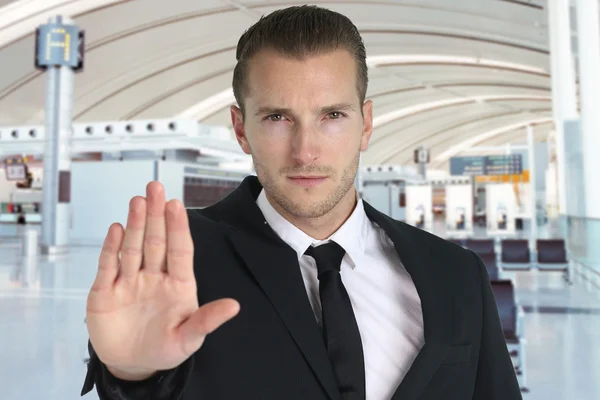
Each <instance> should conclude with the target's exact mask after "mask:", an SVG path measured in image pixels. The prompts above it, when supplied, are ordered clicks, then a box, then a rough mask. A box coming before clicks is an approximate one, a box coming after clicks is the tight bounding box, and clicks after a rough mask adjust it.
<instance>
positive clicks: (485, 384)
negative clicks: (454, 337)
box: [472, 253, 523, 400]
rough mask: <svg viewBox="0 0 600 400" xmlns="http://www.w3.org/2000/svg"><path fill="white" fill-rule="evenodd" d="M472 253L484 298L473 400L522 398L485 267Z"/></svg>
mask: <svg viewBox="0 0 600 400" xmlns="http://www.w3.org/2000/svg"><path fill="white" fill-rule="evenodd" d="M472 254H473V256H474V257H475V260H476V262H477V265H478V268H479V275H480V277H481V285H482V286H481V290H482V299H483V324H482V330H481V346H480V350H479V360H478V366H477V380H476V382H475V391H474V394H473V400H522V398H523V396H522V394H521V389H520V387H519V382H518V381H517V376H516V373H515V369H514V366H513V363H512V360H511V359H510V354H509V352H508V347H507V345H506V340H505V339H504V333H503V331H502V325H501V322H500V316H499V313H498V307H497V305H496V298H495V296H494V292H493V291H492V286H491V284H490V279H489V276H488V273H487V269H486V268H485V264H484V263H483V261H482V260H481V258H480V257H479V256H478V255H476V254H475V253H472Z"/></svg>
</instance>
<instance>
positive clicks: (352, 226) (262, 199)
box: [256, 189, 369, 268]
mask: <svg viewBox="0 0 600 400" xmlns="http://www.w3.org/2000/svg"><path fill="white" fill-rule="evenodd" d="M256 204H257V205H258V207H259V208H260V210H261V211H262V213H263V216H264V217H265V220H266V222H267V223H268V224H269V225H270V226H271V228H272V229H273V230H274V231H275V233H277V235H279V237H280V238H281V239H282V240H283V241H284V242H286V243H287V244H288V245H289V246H290V247H292V248H293V249H294V251H296V253H297V254H298V259H300V257H302V256H303V255H304V252H305V251H306V249H308V247H309V246H311V245H315V246H317V245H320V244H323V243H327V242H329V241H331V240H333V241H335V242H336V243H337V244H339V245H340V246H342V248H343V249H344V250H345V251H346V253H347V255H348V256H349V258H350V261H351V262H350V264H351V266H352V267H353V268H356V266H357V265H358V264H360V260H361V257H363V255H364V253H365V247H366V243H367V238H368V234H369V229H368V228H369V219H368V218H367V215H366V213H365V209H364V206H363V203H362V200H360V199H358V201H357V202H356V207H355V208H354V211H352V214H350V217H349V218H348V219H347V220H346V222H344V224H343V225H342V226H341V227H340V228H339V229H338V230H337V231H336V232H335V233H334V234H333V235H331V236H330V237H329V238H327V239H325V240H317V239H314V238H312V237H310V236H309V235H307V234H306V233H304V232H303V231H301V230H300V229H298V228H297V227H296V226H295V225H294V224H292V223H291V222H289V221H288V220H287V219H285V218H284V217H283V216H282V215H281V214H279V212H277V210H275V208H273V206H272V205H271V203H270V202H269V200H268V199H267V196H266V194H265V191H264V189H263V190H261V192H260V195H259V196H258V198H257V199H256Z"/></svg>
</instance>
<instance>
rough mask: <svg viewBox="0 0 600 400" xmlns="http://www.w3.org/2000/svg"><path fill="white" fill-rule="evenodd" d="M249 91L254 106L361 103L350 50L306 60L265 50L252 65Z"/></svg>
mask: <svg viewBox="0 0 600 400" xmlns="http://www.w3.org/2000/svg"><path fill="white" fill-rule="evenodd" d="M246 89H247V91H246V95H245V97H246V99H245V100H246V101H250V103H264V102H273V101H277V102H279V103H283V104H282V105H288V106H292V105H294V103H302V102H304V103H306V102H310V103H331V102H333V103H336V102H340V101H346V102H349V101H356V102H358V100H359V99H358V93H357V67H356V62H355V60H354V58H353V57H352V55H351V54H350V53H349V52H348V51H346V50H334V51H330V52H326V53H323V54H318V55H311V56H306V57H302V58H299V57H292V56H286V55H282V54H279V53H277V52H276V51H274V50H262V51H260V52H259V53H257V54H256V55H255V56H254V57H252V59H251V60H250V61H249V63H248V71H247V75H246ZM287 103H290V104H287ZM248 105H250V104H248ZM321 105H322V104H321Z"/></svg>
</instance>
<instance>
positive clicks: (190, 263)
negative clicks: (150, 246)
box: [165, 200, 194, 281]
mask: <svg viewBox="0 0 600 400" xmlns="http://www.w3.org/2000/svg"><path fill="white" fill-rule="evenodd" d="M165 208H166V213H165V214H166V219H167V272H168V274H169V275H170V276H172V277H173V278H175V279H177V280H179V281H192V280H193V279H194V241H193V240H192V235H191V234H190V225H189V221H188V216H187V212H186V210H185V207H184V206H183V203H181V201H179V200H171V201H169V202H168V203H167V205H166V207H165Z"/></svg>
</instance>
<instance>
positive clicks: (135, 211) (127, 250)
mask: <svg viewBox="0 0 600 400" xmlns="http://www.w3.org/2000/svg"><path fill="white" fill-rule="evenodd" d="M145 227H146V199H145V198H143V197H141V196H135V197H134V198H132V199H131V201H130V202H129V214H128V215H127V228H126V229H125V237H124V239H123V246H122V247H121V271H120V275H121V276H123V277H132V276H134V275H135V274H137V272H138V271H139V270H140V268H141V266H142V255H143V253H142V248H143V246H144V230H145Z"/></svg>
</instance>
